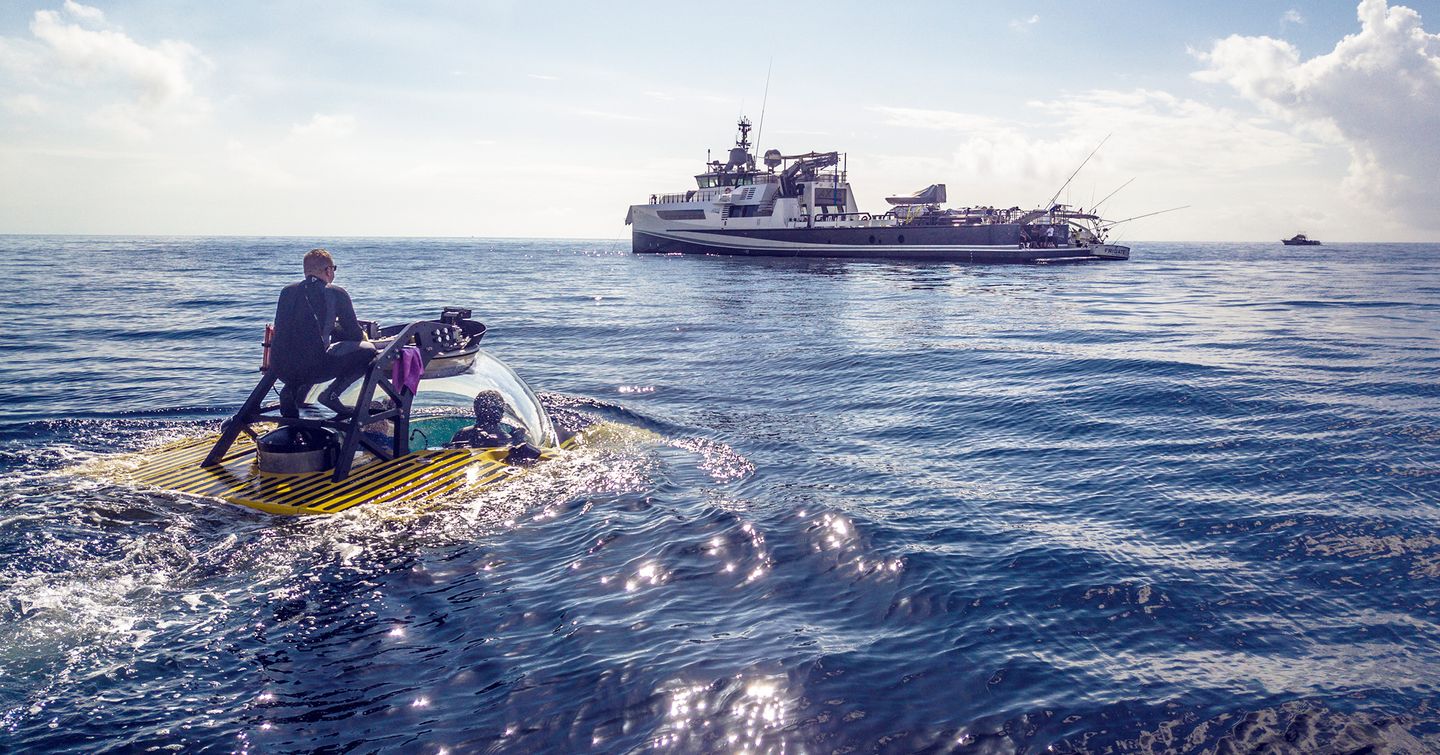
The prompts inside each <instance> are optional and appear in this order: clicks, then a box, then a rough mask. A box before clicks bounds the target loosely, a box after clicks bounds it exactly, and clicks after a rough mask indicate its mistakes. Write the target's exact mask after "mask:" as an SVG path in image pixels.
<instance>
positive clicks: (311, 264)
mask: <svg viewBox="0 0 1440 755" xmlns="http://www.w3.org/2000/svg"><path fill="white" fill-rule="evenodd" d="M334 264H335V259H334V258H333V257H331V256H330V253H329V252H327V251H325V250H324V249H311V250H310V251H308V252H306V253H305V274H306V275H319V274H320V273H323V272H325V270H326V269H328V268H329V267H330V266H331V265H334Z"/></svg>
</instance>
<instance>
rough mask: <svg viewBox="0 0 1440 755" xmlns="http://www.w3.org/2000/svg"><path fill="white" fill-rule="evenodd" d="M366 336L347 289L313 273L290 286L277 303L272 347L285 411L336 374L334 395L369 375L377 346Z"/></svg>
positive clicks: (330, 393) (272, 362) (289, 412)
mask: <svg viewBox="0 0 1440 755" xmlns="http://www.w3.org/2000/svg"><path fill="white" fill-rule="evenodd" d="M363 337H364V331H363V330H361V328H360V321H359V320H358V319H356V317H355V305H354V304H352V303H351V301H350V294H348V293H346V292H345V289H343V288H340V287H339V286H334V285H328V284H326V283H325V281H323V280H321V279H319V278H317V277H315V276H313V275H310V276H306V277H305V280H303V281H300V282H299V283H291V284H290V285H288V286H286V287H285V288H284V289H283V290H282V291H281V292H280V301H279V303H278V304H277V305H276V306H275V337H274V339H273V340H272V341H271V346H270V365H271V369H273V370H274V371H275V374H276V375H277V376H278V377H279V378H280V379H281V380H282V381H284V383H285V390H284V391H282V392H281V395H280V403H281V407H282V413H286V414H287V416H293V411H294V406H293V404H294V403H296V402H298V401H302V400H304V393H305V391H308V390H309V387H310V386H311V385H313V384H315V383H318V382H320V381H322V380H329V379H331V378H334V379H335V382H334V383H333V384H332V385H331V386H330V388H328V389H327V390H326V395H327V396H329V397H330V398H331V399H332V400H333V398H334V397H335V396H337V395H338V394H339V393H340V392H341V391H344V390H345V388H346V387H347V386H348V385H349V384H350V383H353V382H354V381H355V380H356V378H359V377H360V376H361V375H364V374H365V369H366V367H368V366H369V364H370V360H371V359H373V358H374V356H375V347H374V346H373V345H371V344H369V343H368V342H363V341H362V340H361V339H362V338H363ZM287 394H288V395H287ZM323 400H324V399H322V401H323ZM326 403H330V402H329V401H327V402H326ZM287 404H289V405H288V406H287Z"/></svg>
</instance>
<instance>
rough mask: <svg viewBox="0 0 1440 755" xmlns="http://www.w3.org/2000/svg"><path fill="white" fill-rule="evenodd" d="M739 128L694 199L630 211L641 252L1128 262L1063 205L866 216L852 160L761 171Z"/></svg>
mask: <svg viewBox="0 0 1440 755" xmlns="http://www.w3.org/2000/svg"><path fill="white" fill-rule="evenodd" d="M738 128H739V135H738V136H737V137H736V140H735V146H734V147H733V148H732V149H731V150H730V151H729V153H728V156H727V158H728V159H727V161H726V162H723V163H722V162H720V161H719V160H714V161H711V162H707V163H706V164H705V169H704V171H703V172H701V173H700V174H699V175H697V176H695V182H696V188H694V189H690V190H688V191H680V192H672V193H657V194H651V195H650V201H649V202H648V203H645V204H635V205H631V206H630V211H629V212H628V213H627V214H626V216H625V224H626V225H628V226H631V228H632V231H631V250H632V251H633V252H635V253H637V254H639V253H659V254H676V253H681V254H731V255H746V256H775V257H850V258H858V259H911V260H933V261H947V262H1026V263H1051V262H1054V263H1058V262H1079V261H1089V260H1124V259H1129V258H1130V248H1129V247H1126V246H1119V245H1116V244H1110V243H1107V242H1106V238H1105V237H1106V233H1107V232H1108V231H1109V229H1110V227H1111V226H1112V225H1114V223H1111V222H1108V221H1104V220H1102V219H1101V218H1100V217H1099V216H1098V215H1096V214H1095V213H1094V211H1093V210H1091V211H1090V212H1086V211H1084V210H1083V208H1082V209H1077V208H1073V207H1070V206H1068V205H1063V204H1051V203H1047V204H1046V206H1045V207H1040V208H1036V209H1031V210H1024V209H1021V208H1020V207H1011V208H1008V209H1000V208H995V207H966V208H962V209H945V208H943V207H942V205H943V204H944V203H945V201H946V199H945V185H944V184H934V185H932V186H929V187H927V188H925V189H922V190H920V191H918V192H916V193H914V194H911V195H907V196H894V197H887V198H886V200H885V201H886V202H887V203H888V204H889V205H890V208H889V209H888V210H887V211H885V212H880V213H873V214H872V213H869V212H862V211H861V210H860V209H859V208H858V207H857V206H856V204H855V196H854V191H853V190H852V189H851V187H850V183H849V181H848V180H847V176H846V172H847V171H846V159H845V155H844V154H843V153H840V152H806V153H803V154H794V155H782V154H781V153H780V151H779V150H776V149H771V150H766V151H765V154H764V155H763V156H762V158H761V159H762V161H763V164H762V165H759V166H757V165H756V161H755V155H754V153H753V152H752V151H751V146H750V121H749V120H748V119H746V118H741V119H740V122H739V124H738ZM1087 159H1088V158H1087Z"/></svg>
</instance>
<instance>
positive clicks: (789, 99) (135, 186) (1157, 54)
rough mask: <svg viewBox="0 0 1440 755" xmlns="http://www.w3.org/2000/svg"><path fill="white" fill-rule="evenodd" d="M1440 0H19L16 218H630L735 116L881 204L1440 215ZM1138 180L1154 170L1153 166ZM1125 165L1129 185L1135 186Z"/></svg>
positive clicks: (1209, 214) (80, 225) (6, 102)
mask: <svg viewBox="0 0 1440 755" xmlns="http://www.w3.org/2000/svg"><path fill="white" fill-rule="evenodd" d="M1427 29H1434V30H1436V31H1440V0H1404V1H1403V2H1401V1H1400V0H1388V1H1387V0H1362V1H1361V2H1359V3H1351V2H1346V1H1343V0H1342V1H1326V2H1272V1H1270V0H1213V1H1212V2H1206V3H1195V2H1187V1H1182V0H1173V1H1167V0H1092V1H1088V2H1087V1H1084V0H1082V1H1079V2H1076V1H1074V0H1071V1H1068V2H1062V1H1061V0H1047V1H1042V2H1027V1H1026V0H1016V1H1014V2H1007V3H978V2H963V1H959V0H957V1H954V2H923V1H918V2H911V3H906V4H903V5H897V4H890V3H860V2H846V1H845V0H834V1H832V2H826V3H808V2H807V3H799V2H783V1H782V2H775V3H768V4H766V3H762V4H751V5H743V4H742V5H731V6H716V5H714V4H710V3H675V2H665V3H661V2H627V3H595V2H576V3H566V2H546V1H545V0H530V1H529V2H521V1H519V0H489V1H488V2H483V1H482V2H477V1H475V0H466V1H463V2H462V1H461V0H450V1H441V0H431V1H429V2H424V1H420V2H404V3H402V2H398V1H397V2H366V1H364V0H358V1H352V2H325V1H323V0H317V1H314V2H299V3H297V2H288V1H283V2H282V1H280V0H274V1H266V0H257V1H255V2H244V3H210V2H180V1H178V0H128V1H126V2H100V1H98V0H97V1H95V2H92V3H81V2H76V1H75V0H44V1H42V2H31V1H30V0H7V2H5V3H4V4H0V233H8V234H35V233H57V234H144V235H152V234H153V235H162V234H165V235H168V234H176V235H274V236H306V237H325V236H335V237H354V236H431V237H433V236H481V237H552V238H553V237H569V238H594V239H623V238H628V234H629V229H628V228H626V227H625V226H624V218H625V211H626V208H627V206H628V205H630V204H632V203H640V202H644V201H646V200H647V199H648V197H649V196H650V195H651V194H655V193H665V192H674V191H682V190H685V189H687V188H693V187H694V178H693V177H694V175H695V174H696V173H698V172H700V171H701V168H702V165H703V163H704V161H705V158H706V155H707V150H709V151H711V152H712V153H713V154H714V155H715V156H716V157H719V156H720V155H722V154H723V153H724V152H725V150H727V149H728V148H729V147H730V146H731V145H732V144H733V141H734V136H735V121H736V119H737V118H738V117H739V116H740V115H742V114H743V115H746V116H748V117H749V118H750V119H751V120H752V121H755V123H756V124H757V128H756V131H757V133H755V134H753V135H752V138H757V140H758V149H759V151H761V152H763V151H764V150H766V149H770V148H776V149H780V150H781V151H782V152H784V153H785V154H795V153H800V152H806V151H810V150H817V151H829V150H838V151H841V152H844V153H846V168H847V169H848V172H849V177H850V181H851V184H852V186H853V187H854V189H855V191H856V195H857V199H858V200H859V203H860V205H861V208H862V209H872V208H880V209H883V207H884V201H883V198H884V197H885V196H887V195H895V194H906V193H911V192H914V191H916V190H918V189H921V188H924V187H925V186H927V185H929V184H932V183H944V184H946V185H947V187H948V194H949V199H950V204H951V205H952V206H968V205H990V206H995V207H1010V206H1015V205H1018V206H1022V207H1032V206H1038V205H1040V204H1042V203H1044V202H1045V201H1046V200H1048V199H1049V198H1050V197H1051V196H1052V195H1054V194H1055V193H1056V192H1057V191H1059V190H1060V189H1061V187H1062V185H1064V184H1065V181H1066V179H1067V177H1069V176H1070V175H1071V173H1072V172H1074V171H1075V169H1076V168H1077V167H1079V166H1080V165H1081V164H1082V162H1084V161H1085V159H1086V156H1087V155H1089V154H1090V153H1091V152H1092V151H1093V150H1095V148H1096V146H1097V145H1100V144H1101V143H1102V142H1103V147H1101V148H1100V149H1099V151H1098V152H1096V153H1095V155H1094V157H1093V158H1091V159H1090V160H1089V162H1088V163H1085V165H1084V168H1083V169H1081V170H1080V172H1079V173H1078V175H1076V177H1075V178H1074V180H1073V181H1071V182H1070V184H1069V185H1068V187H1066V188H1065V190H1064V191H1063V192H1061V194H1060V200H1059V201H1062V202H1068V203H1069V204H1074V205H1081V206H1085V207H1091V206H1093V205H1094V204H1095V202H1097V201H1098V200H1100V199H1102V198H1104V197H1105V196H1106V195H1109V194H1111V192H1115V190H1116V189H1120V191H1118V192H1116V193H1115V194H1114V196H1113V197H1111V198H1110V199H1108V200H1107V201H1105V203H1104V204H1103V205H1102V206H1101V211H1102V214H1104V215H1105V216H1106V217H1107V218H1110V219H1113V220H1120V219H1124V218H1129V217H1133V216H1139V215H1144V214H1147V213H1153V212H1158V211H1161V210H1167V209H1170V208H1175V207H1182V206H1183V207H1185V209H1180V210H1176V211H1174V212H1166V213H1162V214H1159V215H1154V216H1152V217H1148V218H1141V219H1138V220H1133V221H1130V222H1128V223H1124V224H1122V225H1120V226H1118V227H1117V232H1118V234H1119V236H1118V238H1119V240H1123V241H1130V240H1153V241H1167V240H1168V241H1269V240H1275V239H1279V238H1281V237H1285V236H1290V235H1292V234H1294V233H1297V232H1305V233H1308V234H1309V235H1311V236H1312V237H1316V238H1321V239H1324V240H1327V241H1332V240H1333V241H1435V240H1440V201H1437V196H1440V137H1437V135H1440V34H1436V33H1434V32H1431V31H1428V30H1427ZM1127 182H1129V183H1128V184H1127ZM1122 186H1123V187H1124V188H1121V187H1122Z"/></svg>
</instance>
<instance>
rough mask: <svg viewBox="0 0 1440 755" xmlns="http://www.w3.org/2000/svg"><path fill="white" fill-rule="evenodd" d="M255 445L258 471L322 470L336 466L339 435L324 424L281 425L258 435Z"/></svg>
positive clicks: (292, 472)
mask: <svg viewBox="0 0 1440 755" xmlns="http://www.w3.org/2000/svg"><path fill="white" fill-rule="evenodd" d="M255 445H256V448H257V449H258V452H257V454H256V455H257V456H258V457H259V460H260V471H261V472H271V473H273V474H301V473H305V472H324V471H325V470H327V469H333V468H334V467H335V458H336V456H338V455H339V454H338V452H339V450H340V436H339V435H338V434H336V433H335V431H334V430H330V429H328V428H324V427H280V428H276V429H274V430H271V431H270V432H268V433H265V434H264V435H262V436H260V440H259V441H257V442H256V444H255Z"/></svg>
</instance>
